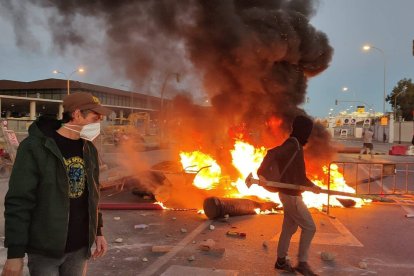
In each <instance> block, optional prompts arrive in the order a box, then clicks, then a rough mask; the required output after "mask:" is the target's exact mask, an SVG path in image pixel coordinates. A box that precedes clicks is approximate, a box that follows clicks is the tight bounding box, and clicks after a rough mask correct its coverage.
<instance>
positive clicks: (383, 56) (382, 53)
mask: <svg viewBox="0 0 414 276" xmlns="http://www.w3.org/2000/svg"><path fill="white" fill-rule="evenodd" d="M362 49H363V50H364V51H370V50H371V49H374V50H377V51H378V52H380V53H381V55H382V58H383V60H384V97H383V99H382V101H383V102H382V113H384V114H385V96H386V88H385V75H386V71H387V62H386V58H385V53H384V51H383V50H382V49H380V48H378V47H375V46H372V45H368V44H367V45H364V46H363V47H362Z"/></svg>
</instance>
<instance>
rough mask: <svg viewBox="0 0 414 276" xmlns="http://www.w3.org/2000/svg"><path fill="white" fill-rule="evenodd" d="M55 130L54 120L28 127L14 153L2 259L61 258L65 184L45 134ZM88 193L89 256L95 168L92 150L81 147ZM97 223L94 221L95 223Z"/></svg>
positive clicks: (93, 225)
mask: <svg viewBox="0 0 414 276" xmlns="http://www.w3.org/2000/svg"><path fill="white" fill-rule="evenodd" d="M60 126H61V122H60V121H57V120H51V119H45V118H39V119H38V120H37V121H35V122H34V123H33V124H32V125H31V126H30V128H29V136H28V137H27V138H26V139H24V140H23V141H22V142H21V143H20V146H19V148H18V149H17V155H16V160H15V163H14V166H13V170H12V173H11V176H10V181H9V190H8V192H7V194H6V197H5V202H4V206H5V211H4V217H5V241H4V243H5V247H7V248H8V252H7V258H8V259H11V258H22V257H24V255H25V252H28V253H37V254H43V255H46V256H51V257H61V256H63V255H64V253H65V247H66V239H67V234H68V222H69V200H70V199H69V179H68V176H67V173H66V168H65V165H64V161H63V156H62V154H61V152H60V150H59V148H58V147H57V145H56V143H55V141H54V140H53V138H51V137H50V136H51V135H50V133H51V131H56V129H58V128H59V127H60ZM83 158H84V162H85V170H86V179H87V185H88V191H89V198H88V202H89V207H88V209H89V210H88V212H89V255H88V256H90V255H91V250H90V248H91V246H92V245H93V243H94V242H95V238H96V234H97V229H98V228H99V230H100V227H101V226H102V218H101V215H100V214H99V215H98V201H99V163H98V153H97V150H96V148H95V146H94V145H93V144H92V143H91V142H89V141H85V142H84V146H83ZM98 220H99V222H98Z"/></svg>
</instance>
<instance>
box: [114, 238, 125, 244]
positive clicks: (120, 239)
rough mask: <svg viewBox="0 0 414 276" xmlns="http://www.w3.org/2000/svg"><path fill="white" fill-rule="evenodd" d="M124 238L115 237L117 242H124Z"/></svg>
mask: <svg viewBox="0 0 414 276" xmlns="http://www.w3.org/2000/svg"><path fill="white" fill-rule="evenodd" d="M123 241H124V240H123V239H122V238H117V239H115V242H116V243H121V242H123Z"/></svg>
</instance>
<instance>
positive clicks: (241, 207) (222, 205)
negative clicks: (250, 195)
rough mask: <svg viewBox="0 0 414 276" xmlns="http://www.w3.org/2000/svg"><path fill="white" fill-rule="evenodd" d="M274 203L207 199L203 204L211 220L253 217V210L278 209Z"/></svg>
mask: <svg viewBox="0 0 414 276" xmlns="http://www.w3.org/2000/svg"><path fill="white" fill-rule="evenodd" d="M278 205H279V204H278V203H274V202H263V203H262V202H257V201H253V200H250V199H246V198H218V197H208V198H206V199H205V200H204V202H203V209H204V212H205V214H206V216H207V217H208V218H209V219H211V220H213V219H218V218H223V217H224V216H225V215H228V216H243V215H255V214H256V211H255V209H260V210H261V211H264V210H271V209H276V208H277V207H278Z"/></svg>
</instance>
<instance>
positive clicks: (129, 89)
mask: <svg viewBox="0 0 414 276" xmlns="http://www.w3.org/2000/svg"><path fill="white" fill-rule="evenodd" d="M121 86H122V87H125V88H127V89H128V91H129V93H130V94H131V96H130V97H131V114H132V113H133V112H134V108H133V105H134V94H133V93H134V92H132V91H131V87H129V86H128V85H125V84H121Z"/></svg>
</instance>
